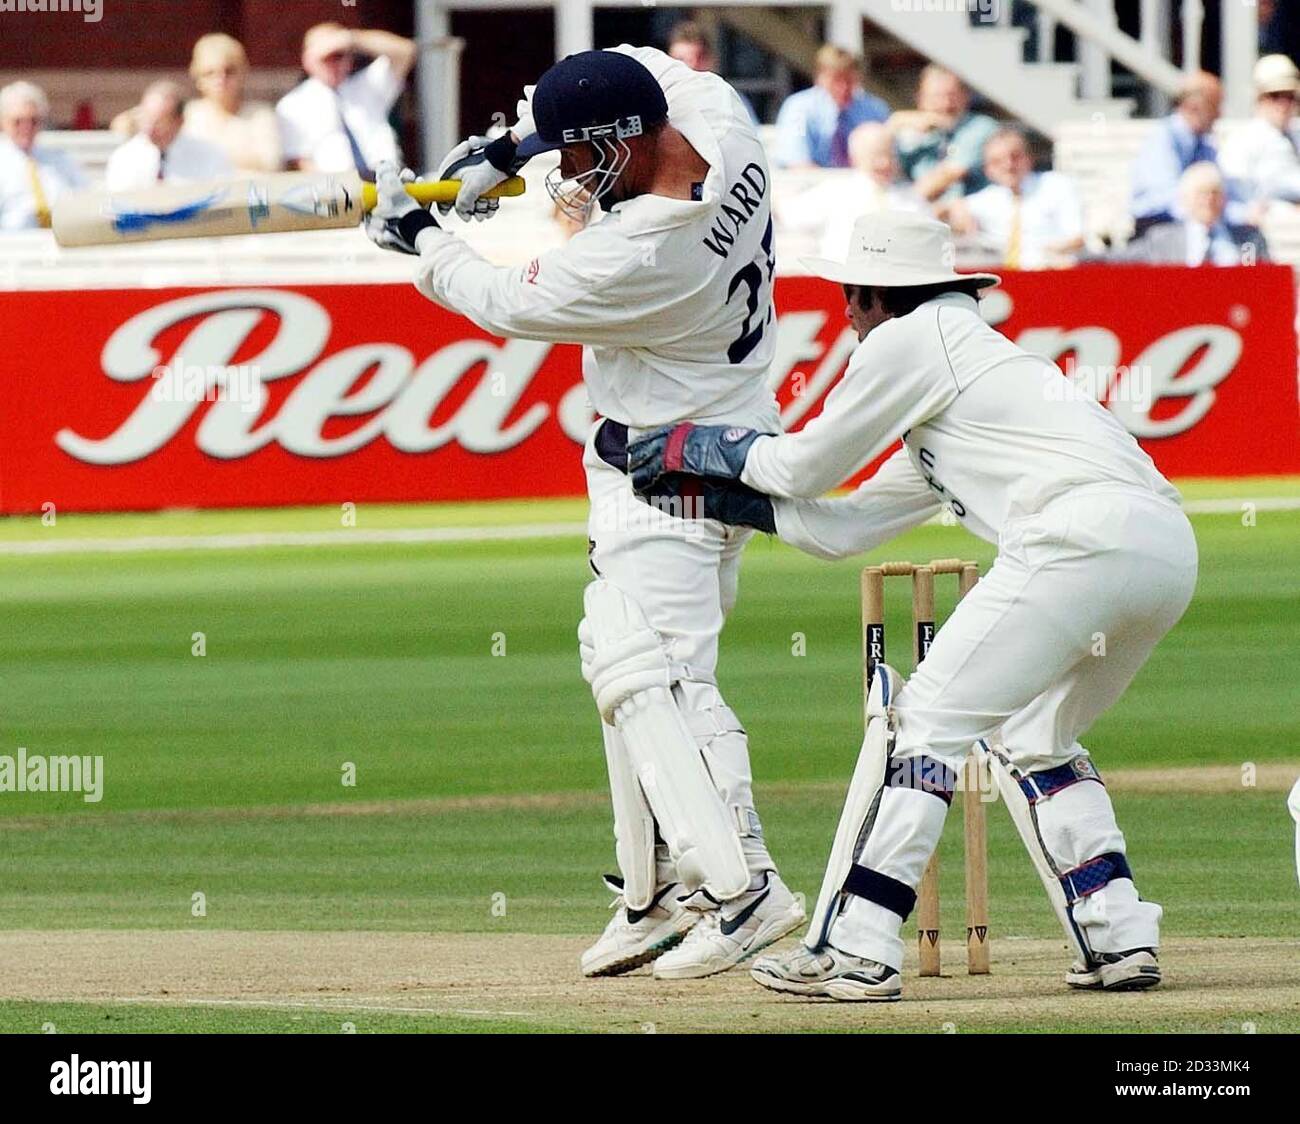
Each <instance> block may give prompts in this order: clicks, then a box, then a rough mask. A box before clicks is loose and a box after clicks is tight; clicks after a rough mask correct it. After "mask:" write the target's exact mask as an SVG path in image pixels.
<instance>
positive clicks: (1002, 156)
mask: <svg viewBox="0 0 1300 1124" xmlns="http://www.w3.org/2000/svg"><path fill="white" fill-rule="evenodd" d="M984 174H985V175H986V176H987V177H988V179H989V181H990V182H989V185H988V186H987V187H983V188H981V189H980V190H979V191H977V192H975V193H974V194H973V195H967V196H966V197H965V198H964V199H955V200H953V202H952V203H951V204H950V205H949V207H948V208H947V214H946V216H945V217H946V218H947V220H948V223H949V225H950V226H951V227H952V228H953V230H954V231H956V232H957V233H958V234H964V235H971V236H974V237H975V238H976V239H978V241H979V243H980V245H981V246H982V247H983V248H985V249H988V250H991V251H993V252H994V253H995V254H997V256H998V259H999V260H1000V261H1001V263H1002V265H1003V266H1004V267H1005V268H1006V269H1043V268H1046V267H1050V266H1060V265H1071V264H1073V257H1072V255H1074V254H1075V253H1077V252H1078V251H1079V250H1080V249H1082V248H1083V204H1082V203H1081V202H1080V200H1079V193H1078V191H1076V190H1075V187H1074V184H1073V183H1072V182H1071V181H1070V179H1069V177H1067V176H1063V175H1061V173H1060V172H1035V171H1034V163H1033V160H1032V159H1031V158H1030V155H1029V144H1028V142H1027V141H1026V140H1025V134H1024V133H1023V132H1021V131H1020V130H1019V129H1017V128H1015V127H1013V126H1010V125H1008V126H1003V127H1002V128H1000V129H998V131H997V132H996V133H994V134H993V135H992V136H991V137H990V138H989V140H988V143H987V144H986V145H985V146H984Z"/></svg>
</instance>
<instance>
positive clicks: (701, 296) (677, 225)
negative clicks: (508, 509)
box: [367, 46, 804, 979]
mask: <svg viewBox="0 0 1300 1124" xmlns="http://www.w3.org/2000/svg"><path fill="white" fill-rule="evenodd" d="M556 149H558V150H559V152H560V162H559V166H558V167H557V168H556V169H555V170H554V171H553V172H552V173H551V174H550V176H549V177H548V179H547V190H548V191H549V193H550V194H551V196H552V197H553V198H554V199H555V202H556V203H557V205H558V206H559V207H560V208H561V209H562V210H563V211H564V212H565V213H566V214H568V215H569V216H570V217H571V218H573V219H575V220H576V221H577V222H578V223H579V224H580V225H582V224H587V223H588V222H589V220H590V219H591V217H592V214H593V212H594V210H595V208H596V207H597V205H599V206H600V208H601V210H602V211H603V215H602V216H601V217H600V219H599V221H595V222H591V223H590V225H587V226H586V228H585V229H583V230H581V231H580V232H579V233H578V234H576V235H575V236H574V237H573V238H572V239H571V240H570V241H569V242H568V243H567V244H566V245H564V246H563V247H561V248H560V249H556V250H553V251H551V252H549V253H546V254H543V255H541V256H540V257H538V258H535V259H534V260H533V261H532V262H531V263H530V264H529V265H528V266H526V267H524V268H522V269H519V268H509V269H507V268H498V267H495V266H493V265H491V264H489V263H488V262H487V261H485V260H484V259H483V258H481V257H480V256H479V255H478V254H477V253H475V252H474V251H473V250H472V249H471V248H470V247H469V246H468V245H467V244H466V243H465V242H463V241H462V240H461V239H459V238H457V237H455V236H454V235H452V234H450V233H448V232H447V231H444V230H442V229H441V228H440V227H439V225H438V222H437V220H436V219H435V217H434V216H433V215H432V214H430V213H429V212H428V211H425V210H423V209H421V208H420V207H419V206H418V205H417V204H415V203H414V202H413V201H412V200H411V199H410V198H409V196H408V195H407V194H406V193H405V191H404V190H403V183H404V181H405V180H409V178H410V173H409V172H405V171H404V172H402V173H400V174H399V172H398V170H397V169H396V168H395V167H393V166H391V165H389V166H386V167H384V166H381V167H380V168H379V169H377V173H378V174H377V188H378V193H379V196H380V204H379V206H378V207H377V208H376V210H375V211H374V212H373V213H372V215H371V216H370V220H369V222H368V226H367V229H368V233H369V234H370V236H371V238H372V239H373V240H374V241H375V242H377V243H378V244H379V245H381V246H385V247H387V248H391V249H399V250H403V251H405V252H407V253H413V254H417V255H418V256H419V258H420V264H419V268H418V273H417V277H416V286H417V287H418V288H419V290H420V291H421V292H422V293H423V294H424V295H425V296H427V297H428V298H429V299H430V300H432V301H436V302H437V303H439V304H441V305H444V306H445V307H447V308H449V309H452V310H454V311H456V312H459V313H461V314H463V315H464V316H467V317H468V318H469V319H470V320H472V321H474V323H476V324H478V325H479V326H480V327H482V328H484V329H486V330H487V331H490V332H493V333H494V334H496V335H499V336H507V337H515V338H521V339H533V340H554V341H565V342H574V343H580V344H582V345H584V346H583V353H582V373H583V379H584V381H585V383H586V387H587V391H588V394H589V398H590V403H591V406H592V408H593V410H594V412H595V414H596V415H598V416H597V419H596V421H595V424H594V425H593V426H592V428H591V433H590V436H589V438H588V440H587V444H586V449H585V452H584V454H583V466H584V468H585V470H586V477H587V490H588V494H589V496H590V500H591V510H590V520H589V538H590V549H589V557H590V564H591V571H592V576H593V580H592V582H591V584H590V585H589V586H588V587H587V589H586V591H585V595H584V605H585V616H584V618H583V621H582V624H581V626H580V628H579V639H580V649H581V656H582V667H583V673H584V675H585V677H586V679H587V681H588V682H589V683H590V684H591V688H592V692H593V694H594V695H595V699H596V705H597V709H598V710H599V713H600V717H601V721H602V733H603V735H604V742H605V757H606V763H607V766H608V769H609V779H610V788H611V796H612V800H613V805H614V829H615V850H616V855H617V858H618V864H619V867H620V868H621V871H622V877H621V879H610V880H608V881H609V883H610V886H611V889H613V890H614V892H615V893H616V894H617V895H618V897H617V900H616V901H615V906H616V907H617V912H616V913H615V915H614V917H613V919H612V920H611V921H610V923H609V925H608V927H607V928H606V929H605V932H604V934H603V935H602V936H601V937H600V939H599V940H597V941H596V943H595V944H594V945H592V946H591V948H589V949H588V950H587V951H586V953H585V954H584V955H583V957H582V970H583V972H584V973H585V974H586V975H589V976H599V975H615V974H618V973H621V972H626V971H629V970H630V969H632V968H635V967H637V966H639V965H642V964H645V963H648V962H650V961H654V974H655V976H656V977H658V978H669V979H681V978H689V977H696V976H707V975H711V974H713V973H715V972H721V971H724V970H725V969H727V968H729V967H731V966H732V965H734V964H736V963H738V962H740V961H741V960H744V959H746V958H748V957H750V956H752V955H753V954H754V953H755V952H757V951H758V950H759V949H761V948H763V947H765V946H766V945H768V944H770V943H772V942H773V941H775V940H777V939H779V938H780V937H782V936H784V935H785V934H786V933H789V932H791V931H792V930H793V929H795V928H796V927H797V926H799V925H800V924H801V923H802V922H803V920H804V912H803V909H802V906H801V905H800V903H799V902H798V900H797V899H796V898H795V897H794V896H793V895H792V894H791V893H790V891H789V890H788V889H787V888H786V886H785V884H784V883H783V882H782V881H781V879H780V877H779V876H778V874H777V871H776V866H775V864H774V863H773V861H772V858H771V856H770V854H769V853H768V850H767V845H766V843H765V842H764V839H763V831H762V827H761V825H760V822H759V818H758V815H757V813H756V812H755V810H754V798H753V793H752V781H751V775H750V764H749V750H748V744H747V741H746V735H745V729H744V727H743V726H742V725H741V724H740V721H739V719H738V718H737V717H736V715H735V714H734V713H733V711H732V710H731V708H730V707H729V706H728V705H727V704H726V702H725V701H724V699H723V697H722V694H721V693H720V691H719V689H718V682H717V679H716V677H715V668H716V664H717V658H718V636H719V633H720V632H721V630H722V625H723V620H724V619H725V617H726V615H727V613H728V611H729V610H730V609H731V607H732V605H733V604H734V602H735V598H736V583H737V572H738V568H739V564H740V555H741V552H742V551H743V550H744V547H745V544H746V542H747V541H748V539H749V537H750V535H751V534H752V531H750V530H749V529H747V528H744V527H731V526H728V525H726V524H724V523H723V522H721V521H719V520H715V519H683V518H677V517H676V516H674V515H669V514H665V513H663V512H660V511H656V510H654V509H652V508H650V507H648V506H647V505H645V504H643V503H641V502H639V501H638V500H637V498H636V497H635V495H634V494H633V492H632V487H631V482H630V480H629V477H628V475H627V445H628V439H629V436H636V435H637V434H640V433H646V432H650V431H653V430H657V429H659V428H661V427H663V426H666V425H672V424H674V423H678V422H683V421H687V420H689V421H693V422H697V423H699V424H702V425H719V426H723V427H727V426H740V427H745V428H753V429H754V430H756V431H757V430H766V431H772V430H775V429H777V428H778V414H777V407H776V402H775V399H774V397H773V394H772V392H771V391H770V390H769V389H768V387H767V385H766V381H765V379H766V375H767V370H768V366H769V364H770V362H771V359H772V354H773V347H774V344H775V337H776V323H775V317H774V315H773V311H772V272H773V268H774V262H773V258H772V219H771V191H770V187H769V175H768V170H767V160H766V157H765V155H764V152H763V147H762V145H761V144H760V142H759V139H758V136H757V134H756V133H755V130H754V128H753V126H752V124H751V123H750V118H749V115H748V114H747V112H746V110H745V107H744V105H743V104H742V102H741V101H740V99H739V97H738V96H737V95H736V93H735V91H733V90H732V89H731V87H730V86H728V85H727V84H726V83H725V82H724V81H723V80H722V79H720V78H718V77H717V76H716V75H713V74H708V73H700V72H696V71H693V70H690V69H689V68H688V67H686V66H685V65H683V64H682V63H680V62H677V61H676V60H674V59H671V58H669V57H668V56H667V55H665V54H663V53H662V52H660V51H657V50H653V49H651V48H647V47H628V46H622V47H618V48H616V49H614V50H608V51H586V52H583V53H581V54H576V55H571V56H569V57H568V58H566V59H564V60H562V61H561V62H559V63H557V64H556V65H555V66H553V67H552V68H551V69H550V70H548V71H547V72H546V73H545V74H543V75H542V77H541V79H540V80H539V82H538V83H537V85H536V86H535V87H532V88H530V89H528V90H526V91H525V96H524V99H523V100H522V101H521V102H520V105H519V120H518V122H517V123H516V124H515V125H514V127H513V128H512V129H511V130H510V131H509V132H508V133H506V134H503V135H502V136H501V137H499V138H498V139H496V140H493V141H491V142H490V143H489V142H487V141H486V140H485V139H484V138H482V137H471V138H470V139H469V140H467V141H465V142H464V143H463V144H461V145H459V146H458V147H457V148H455V149H453V150H452V152H451V153H450V154H449V155H448V157H447V159H446V160H445V161H444V163H443V166H442V168H441V169H440V171H439V178H457V179H459V180H460V181H461V184H462V186H461V189H460V192H459V195H458V197H457V199H456V202H455V204H454V206H455V209H456V211H457V213H458V214H459V215H461V217H463V218H470V217H473V218H476V219H484V218H489V217H491V215H492V214H493V213H494V211H495V209H496V207H497V203H496V201H495V200H493V199H486V198H484V197H483V196H484V193H485V192H487V191H489V190H491V189H492V188H493V187H494V186H496V185H497V184H499V183H500V182H501V181H502V180H504V179H505V178H506V177H507V176H508V175H510V174H511V173H513V172H515V171H517V170H518V169H519V168H520V167H521V166H522V165H523V163H524V162H525V161H527V160H528V159H530V158H531V157H533V156H535V155H537V154H538V153H541V152H544V151H548V150H556ZM448 209H450V205H448ZM538 470H539V471H542V472H544V471H546V466H544V465H539V466H538ZM726 495H727V498H728V500H729V501H730V502H736V503H739V504H741V505H742V506H743V504H744V503H746V502H760V503H766V500H765V499H763V498H762V497H759V496H757V495H756V494H754V495H752V496H750V495H747V494H746V493H744V492H743V491H741V492H736V491H734V490H731V491H728V492H727V493H726ZM696 499H697V500H699V498H698V497H697V498H696ZM699 502H702V500H699ZM670 950H671V951H670Z"/></svg>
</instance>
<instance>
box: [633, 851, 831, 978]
mask: <svg viewBox="0 0 1300 1124" xmlns="http://www.w3.org/2000/svg"><path fill="white" fill-rule="evenodd" d="M804 920H805V918H804V912H803V906H801V905H800V904H799V901H798V899H797V898H796V897H795V896H794V895H793V894H792V893H790V890H789V888H788V887H787V886H786V884H785V883H784V882H782V881H781V879H780V877H778V875H777V873H776V871H774V870H769V871H768V872H767V879H766V881H765V882H764V883H763V885H762V886H761V887H759V888H758V889H757V890H750V891H748V892H747V893H744V894H741V895H740V896H739V897H738V898H732V899H731V900H730V901H728V902H724V903H723V904H722V905H721V906H720V907H718V908H717V909H714V910H710V911H709V912H708V913H706V914H704V915H703V917H702V918H701V920H700V923H699V924H698V925H696V926H695V928H694V929H692V930H691V931H690V932H689V933H688V934H687V935H686V939H685V940H684V941H682V943H681V945H680V946H678V947H677V948H675V949H673V950H672V952H669V953H668V954H667V955H665V956H661V957H660V958H659V959H658V960H656V961H655V968H654V973H655V979H657V980H692V979H698V978H699V977H701V976H713V975H716V974H717V973H718V972H725V971H726V970H727V969H728V968H732V967H734V966H735V965H737V964H739V963H740V962H741V961H742V960H748V959H749V958H750V957H751V956H753V955H754V954H755V953H757V952H761V951H762V950H763V949H765V948H766V947H767V946H768V945H770V944H772V943H773V942H774V941H779V940H780V939H781V938H782V937H784V936H785V935H786V934H787V933H789V932H791V931H792V930H794V929H797V928H798V927H799V926H800V925H802V924H803V923H804Z"/></svg>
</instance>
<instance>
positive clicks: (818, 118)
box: [774, 86, 889, 168]
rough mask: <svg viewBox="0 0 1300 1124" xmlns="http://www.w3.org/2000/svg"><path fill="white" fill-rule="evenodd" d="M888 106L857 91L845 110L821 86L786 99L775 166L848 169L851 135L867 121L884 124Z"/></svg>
mask: <svg viewBox="0 0 1300 1124" xmlns="http://www.w3.org/2000/svg"><path fill="white" fill-rule="evenodd" d="M888 117H889V106H887V105H886V104H885V103H884V102H883V101H881V100H880V99H879V98H876V97H872V96H871V95H870V94H868V93H867V92H866V91H864V90H858V91H857V92H856V93H855V94H854V95H853V100H852V101H850V102H849V104H848V105H846V106H845V107H844V108H843V109H841V108H840V107H839V106H838V105H836V104H835V99H834V98H832V97H831V96H830V94H828V93H827V92H826V91H825V90H823V89H822V88H821V87H820V86H809V87H808V89H806V90H800V91H799V92H798V93H797V94H791V95H790V96H789V97H788V98H786V99H785V102H784V103H783V104H782V106H781V110H780V112H779V113H777V115H776V152H775V154H774V156H775V160H776V163H777V164H778V165H780V166H781V167H786V168H788V167H791V166H793V165H796V164H817V165H819V166H820V167H823V168H847V167H848V166H849V134H850V133H851V132H853V130H854V129H856V128H857V127H858V126H859V125H863V124H866V123H867V122H868V121H885V120H887V119H888Z"/></svg>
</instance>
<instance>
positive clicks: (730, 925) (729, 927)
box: [718, 886, 772, 937]
mask: <svg viewBox="0 0 1300 1124" xmlns="http://www.w3.org/2000/svg"><path fill="white" fill-rule="evenodd" d="M771 892H772V888H771V887H770V886H769V887H768V888H767V889H766V890H764V891H763V892H762V893H761V894H760V895H759V896H758V897H756V898H755V899H754V900H753V901H752V902H750V903H749V905H747V906H745V908H744V909H742V910H741V911H740V912H739V913H738V914H736V916H735V917H733V918H732V919H731V920H730V921H728V920H727V919H726V918H725V917H724V918H723V919H722V922H721V924H720V925H719V926H718V927H719V928H720V929H721V930H722V935H723V936H724V937H729V936H731V934H732V933H734V932H735V931H736V930H737V929H739V928H740V927H741V926H742V925H743V924H744V923H745V922H746V921H748V920H749V919H750V917H752V916H753V914H754V910H756V909H757V908H758V907H759V906H760V905H762V904H763V902H765V901H766V900H767V895H768V894H770V893H771Z"/></svg>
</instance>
